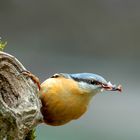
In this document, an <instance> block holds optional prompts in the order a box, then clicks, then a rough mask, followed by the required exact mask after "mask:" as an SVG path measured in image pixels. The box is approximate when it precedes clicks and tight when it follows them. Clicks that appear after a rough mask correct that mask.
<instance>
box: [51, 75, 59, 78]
mask: <svg viewBox="0 0 140 140" xmlns="http://www.w3.org/2000/svg"><path fill="white" fill-rule="evenodd" d="M58 77H59V75H58V74H55V75H53V76H51V78H58Z"/></svg>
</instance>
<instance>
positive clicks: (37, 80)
mask: <svg viewBox="0 0 140 140" xmlns="http://www.w3.org/2000/svg"><path fill="white" fill-rule="evenodd" d="M21 74H23V75H25V76H28V77H30V78H31V79H32V80H33V82H34V83H36V84H37V86H38V89H39V90H40V89H41V87H40V81H39V78H38V77H36V76H35V75H34V74H32V73H31V72H30V71H27V70H24V71H21Z"/></svg>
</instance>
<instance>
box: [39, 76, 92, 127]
mask: <svg viewBox="0 0 140 140" xmlns="http://www.w3.org/2000/svg"><path fill="white" fill-rule="evenodd" d="M40 99H41V101H42V108H41V111H42V114H43V117H44V121H45V122H46V123H47V124H50V125H63V124H65V123H67V122H69V121H71V120H73V119H77V118H79V117H80V116H81V115H82V114H83V113H84V112H85V111H86V109H87V105H88V103H89V100H90V97H89V96H88V94H85V93H83V92H82V91H81V90H80V88H79V86H78V85H77V83H76V82H75V81H73V80H72V79H66V78H50V79H47V80H46V81H45V82H43V83H42V84H41V90H40Z"/></svg>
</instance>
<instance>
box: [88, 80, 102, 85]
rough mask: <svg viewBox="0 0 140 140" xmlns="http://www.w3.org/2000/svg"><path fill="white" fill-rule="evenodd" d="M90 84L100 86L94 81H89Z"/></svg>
mask: <svg viewBox="0 0 140 140" xmlns="http://www.w3.org/2000/svg"><path fill="white" fill-rule="evenodd" d="M90 83H91V84H92V85H99V84H100V83H99V82H97V81H94V80H92V81H90Z"/></svg>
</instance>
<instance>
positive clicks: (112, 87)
mask: <svg viewBox="0 0 140 140" xmlns="http://www.w3.org/2000/svg"><path fill="white" fill-rule="evenodd" d="M102 87H103V89H104V90H108V91H119V92H122V86H121V85H118V86H116V85H113V84H111V82H110V81H109V82H108V83H107V84H102Z"/></svg>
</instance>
